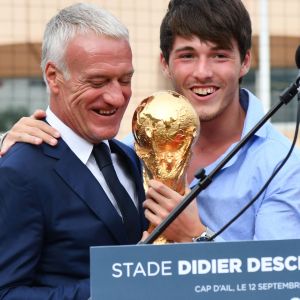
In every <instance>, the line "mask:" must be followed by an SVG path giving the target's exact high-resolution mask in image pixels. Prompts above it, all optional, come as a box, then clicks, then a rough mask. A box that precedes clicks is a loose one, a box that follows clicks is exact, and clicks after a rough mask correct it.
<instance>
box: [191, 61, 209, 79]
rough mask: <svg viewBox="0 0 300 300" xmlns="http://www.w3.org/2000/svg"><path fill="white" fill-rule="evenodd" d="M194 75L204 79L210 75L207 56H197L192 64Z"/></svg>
mask: <svg viewBox="0 0 300 300" xmlns="http://www.w3.org/2000/svg"><path fill="white" fill-rule="evenodd" d="M193 74H194V76H195V77H197V78H199V79H202V80H205V79H207V78H211V77H212V74H213V72H212V64H211V62H210V60H209V59H208V58H199V59H198V60H197V61H196V62H195V65H194V71H193Z"/></svg>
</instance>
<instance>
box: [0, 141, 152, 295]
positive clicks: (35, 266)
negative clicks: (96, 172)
mask: <svg viewBox="0 0 300 300" xmlns="http://www.w3.org/2000/svg"><path fill="white" fill-rule="evenodd" d="M112 146H113V148H115V150H116V152H117V153H118V155H122V156H123V162H124V163H125V162H127V165H128V174H130V175H129V176H132V177H133V179H134V181H135V185H136V188H137V192H138V195H139V211H140V224H138V226H140V228H141V231H140V233H141V235H142V230H145V228H146V226H147V224H146V221H145V219H144V214H143V209H142V206H141V204H142V201H143V200H144V197H145V194H144V190H143V185H142V174H141V170H140V165H139V160H138V158H137V156H136V155H135V153H134V151H133V150H132V149H130V148H129V147H127V146H125V145H124V144H122V143H120V142H118V141H116V140H113V141H112ZM140 238H141V236H139V237H137V240H136V242H138V241H139V239H140ZM120 244H127V239H126V234H125V231H124V227H123V225H122V221H121V218H120V217H119V215H118V214H117V212H116V210H115V208H114V207H113V205H112V204H111V202H110V201H109V199H108V198H107V196H106V194H105V193H104V191H103V189H102V187H101V186H100V184H99V183H98V182H97V180H96V179H95V177H94V176H93V175H92V173H91V172H90V171H89V170H88V168H87V167H86V166H85V165H84V164H82V162H81V161H80V160H79V159H78V158H77V157H76V156H75V154H74V153H73V152H72V151H71V150H70V148H69V147H68V146H67V145H66V144H65V142H64V141H63V140H60V141H59V143H58V145H57V146H56V147H50V146H48V145H46V144H42V145H41V146H38V147H37V146H32V145H28V144H23V143H19V144H16V145H15V146H14V147H13V148H12V150H11V151H9V152H8V153H7V154H6V155H5V156H4V157H3V158H1V159H0V299H14V300H22V299H26V300H43V299H57V300H63V299H70V300H71V299H72V300H74V299H78V300H86V299H87V298H88V297H89V294H90V292H89V247H90V246H96V245H120Z"/></svg>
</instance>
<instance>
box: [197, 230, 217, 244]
mask: <svg viewBox="0 0 300 300" xmlns="http://www.w3.org/2000/svg"><path fill="white" fill-rule="evenodd" d="M214 234H215V233H214V232H213V231H212V230H211V229H210V228H208V227H206V229H205V231H203V232H202V233H201V234H200V235H199V236H197V237H194V238H192V241H193V242H194V243H198V242H213V241H214V240H211V239H210V238H211V237H212V236H214Z"/></svg>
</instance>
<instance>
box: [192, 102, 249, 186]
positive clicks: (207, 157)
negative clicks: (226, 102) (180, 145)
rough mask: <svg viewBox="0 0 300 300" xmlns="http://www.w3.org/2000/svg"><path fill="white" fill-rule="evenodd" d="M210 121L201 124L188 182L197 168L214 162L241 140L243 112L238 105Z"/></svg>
mask: <svg viewBox="0 0 300 300" xmlns="http://www.w3.org/2000/svg"><path fill="white" fill-rule="evenodd" d="M228 111H229V112H228V113H227V112H223V113H222V115H220V116H218V117H216V118H214V119H213V120H211V121H204V122H201V129H200V135H199V138H198V140H197V141H196V143H195V145H194V147H193V155H192V159H191V163H190V167H189V169H188V181H189V182H190V180H192V179H193V177H194V174H195V172H196V171H197V170H198V169H199V168H203V167H206V166H208V165H210V164H211V163H213V162H214V161H216V160H217V159H218V158H219V157H220V156H221V155H222V154H224V153H225V152H226V150H227V149H228V148H229V147H230V146H231V145H232V144H233V143H235V142H237V141H239V140H240V139H241V135H242V131H243V127H244V121H245V112H244V110H243V108H242V107H241V106H240V104H239V103H237V104H236V105H235V107H234V108H232V107H231V108H230V109H228Z"/></svg>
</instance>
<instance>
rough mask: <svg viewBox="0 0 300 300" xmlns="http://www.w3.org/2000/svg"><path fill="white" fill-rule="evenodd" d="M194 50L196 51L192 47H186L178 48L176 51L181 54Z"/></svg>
mask: <svg viewBox="0 0 300 300" xmlns="http://www.w3.org/2000/svg"><path fill="white" fill-rule="evenodd" d="M192 50H195V49H194V48H193V47H191V46H184V47H180V48H177V49H175V50H174V51H175V52H180V51H192Z"/></svg>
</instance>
